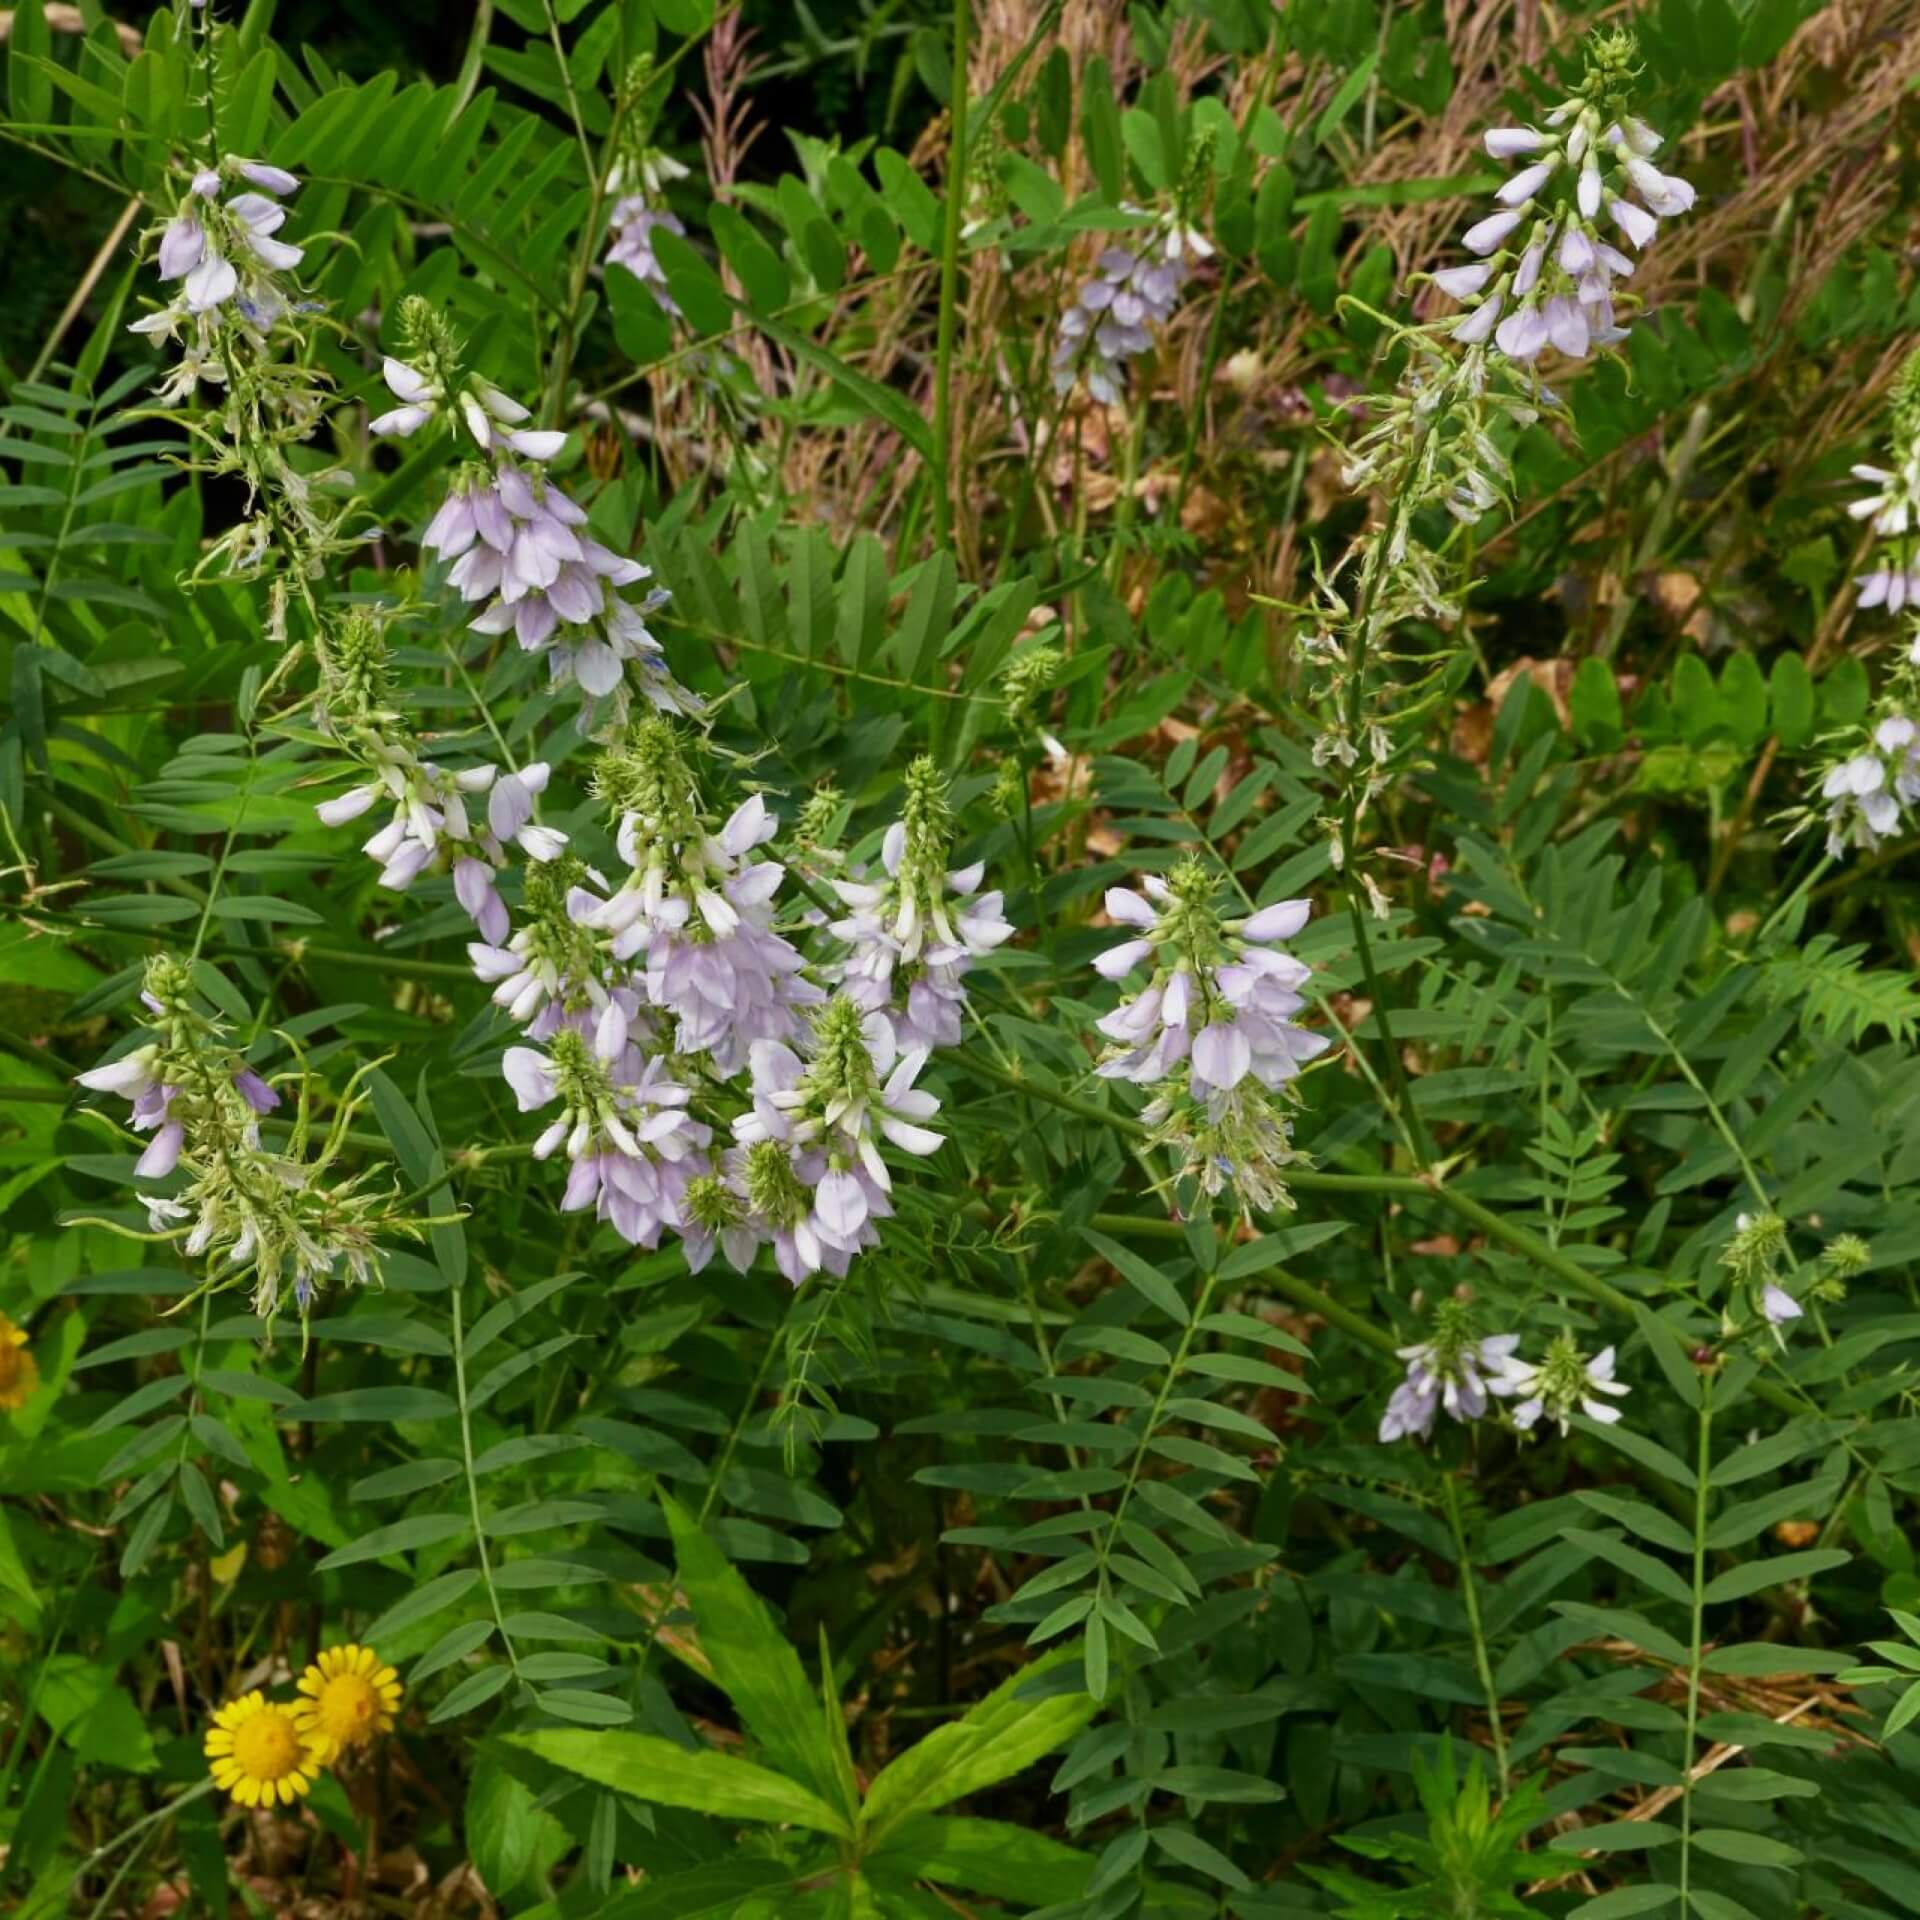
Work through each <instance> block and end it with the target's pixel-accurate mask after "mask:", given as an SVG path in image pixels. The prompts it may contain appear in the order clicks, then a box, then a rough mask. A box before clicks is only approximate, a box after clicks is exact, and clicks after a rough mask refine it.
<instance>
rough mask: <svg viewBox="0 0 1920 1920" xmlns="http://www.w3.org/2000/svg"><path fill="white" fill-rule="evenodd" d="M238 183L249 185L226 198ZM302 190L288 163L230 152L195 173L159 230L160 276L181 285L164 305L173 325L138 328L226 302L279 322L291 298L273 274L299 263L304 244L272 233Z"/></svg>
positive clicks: (263, 322)
mask: <svg viewBox="0 0 1920 1920" xmlns="http://www.w3.org/2000/svg"><path fill="white" fill-rule="evenodd" d="M236 180H239V181H244V182H245V183H246V185H247V190H246V191H243V192H240V193H236V194H234V195H233V197H232V198H231V199H223V198H222V197H221V196H222V195H223V194H224V193H225V192H226V190H227V188H228V187H229V186H230V185H231V184H232V183H233V182H234V181H236ZM299 190H300V182H299V181H298V180H297V179H296V178H295V177H294V176H293V175H292V174H290V173H288V172H287V171H286V169H285V168H284V167H271V166H268V165H266V164H265V163H264V162H262V161H258V160H242V159H237V158H233V157H229V158H227V159H225V160H223V161H221V163H220V164H219V166H217V167H203V168H201V169H200V170H199V171H198V172H196V173H195V174H194V175H193V177H192V180H191V181H190V182H189V184H188V188H187V192H186V195H185V197H184V198H183V199H182V201H181V204H180V207H179V210H178V211H177V212H176V213H175V214H174V216H173V218H172V219H171V220H169V221H168V222H167V224H166V226H165V228H164V229H163V230H162V232H161V235H160V247H159V261H158V265H159V269H160V278H161V279H162V280H178V281H180V282H181V289H180V296H179V299H178V301H177V302H176V304H175V305H174V306H173V307H171V308H169V309H168V310H167V318H168V320H169V321H170V323H171V324H170V325H169V326H168V327H166V328H164V329H163V328H162V326H160V325H159V324H158V323H156V322H143V323H141V324H140V325H139V326H138V328H137V330H138V331H140V332H147V333H161V332H163V331H164V332H169V333H170V332H171V329H172V326H177V325H178V324H179V322H180V321H181V320H182V319H183V318H187V317H197V316H199V315H202V314H210V313H213V312H215V311H216V310H217V309H218V308H220V307H223V306H225V305H226V304H227V303H228V302H229V301H232V302H233V303H234V304H235V305H236V306H237V307H238V308H239V310H240V311H241V313H242V314H244V315H245V316H246V318H247V319H248V320H249V321H250V322H251V323H252V324H253V325H255V326H256V327H260V328H264V327H266V326H268V325H270V324H271V323H272V322H273V321H274V320H275V319H277V318H278V317H279V315H280V314H281V313H282V312H283V311H284V310H285V306H286V300H285V295H284V294H283V292H282V290H281V288H280V286H279V283H278V282H277V281H276V280H275V279H274V278H273V276H274V275H275V274H280V273H286V272H290V271H291V270H292V269H293V268H295V267H297V266H298V265H299V264H300V262H301V260H302V259H303V258H304V257H305V249H304V248H301V247H296V246H293V245H290V244H289V243H288V242H287V241H285V240H276V239H275V238H274V237H273V236H274V235H275V234H277V233H278V232H279V231H280V229H281V227H283V226H284V225H285V224H286V219H287V210H286V208H285V207H283V206H282V205H281V204H280V202H281V200H282V199H283V198H285V197H286V196H287V195H289V194H293V193H297V192H298V191H299Z"/></svg>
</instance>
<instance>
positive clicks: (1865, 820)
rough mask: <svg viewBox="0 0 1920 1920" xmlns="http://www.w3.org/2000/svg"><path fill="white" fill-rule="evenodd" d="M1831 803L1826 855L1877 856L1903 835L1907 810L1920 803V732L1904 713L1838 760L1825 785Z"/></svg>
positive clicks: (1895, 715) (1878, 726)
mask: <svg viewBox="0 0 1920 1920" xmlns="http://www.w3.org/2000/svg"><path fill="white" fill-rule="evenodd" d="M1820 797H1821V798H1822V799H1823V800H1825V801H1826V802H1827V809H1826V819H1827V852H1828V854H1829V855H1830V856H1831V857H1832V858H1834V859H1836V860H1837V859H1841V858H1844V856H1845V855H1846V854H1847V852H1848V851H1849V850H1850V849H1852V848H1856V847H1857V848H1859V849H1860V851H1861V852H1863V853H1872V852H1873V851H1874V850H1875V849H1876V848H1877V847H1878V846H1879V845H1880V843H1881V841H1882V840H1884V839H1886V838H1888V837H1889V836H1890V835H1893V834H1895V833H1898V832H1899V831H1900V829H1901V825H1902V812H1901V809H1902V808H1903V807H1911V806H1912V805H1913V804H1914V803H1915V802H1916V801H1920V727H1916V726H1915V724H1914V722H1913V721H1911V720H1910V719H1908V718H1907V716H1906V715H1905V714H1904V713H1890V714H1888V715H1887V716H1886V717H1885V718H1884V719H1882V720H1880V721H1878V722H1877V723H1876V724H1875V726H1874V728H1873V731H1872V732H1871V734H1869V735H1868V736H1867V742H1866V744H1865V745H1864V746H1863V747H1861V748H1860V749H1859V750H1858V751H1857V752H1854V753H1851V754H1849V755H1847V756H1846V758H1844V759H1842V760H1837V761H1835V762H1834V764H1833V765H1832V766H1830V767H1829V768H1828V769H1827V772H1826V775H1825V777H1824V779H1822V781H1821V783H1820Z"/></svg>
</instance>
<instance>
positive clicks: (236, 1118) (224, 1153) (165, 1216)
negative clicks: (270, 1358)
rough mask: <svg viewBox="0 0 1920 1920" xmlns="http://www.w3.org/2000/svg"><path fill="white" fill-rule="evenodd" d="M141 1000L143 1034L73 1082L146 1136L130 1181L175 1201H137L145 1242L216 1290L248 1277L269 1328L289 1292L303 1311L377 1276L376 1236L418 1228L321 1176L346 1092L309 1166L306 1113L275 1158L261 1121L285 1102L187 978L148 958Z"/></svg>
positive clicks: (343, 1123)
mask: <svg viewBox="0 0 1920 1920" xmlns="http://www.w3.org/2000/svg"><path fill="white" fill-rule="evenodd" d="M140 999H141V1003H142V1004H143V1005H144V1006H145V1008H146V1010H147V1012H148V1014H149V1015H150V1016H151V1022H152V1024H151V1027H150V1030H149V1032H148V1034H147V1036H146V1037H144V1038H142V1039H141V1040H140V1041H139V1043H138V1044H136V1045H135V1046H133V1047H131V1048H129V1049H127V1050H125V1051H123V1052H122V1053H120V1054H118V1055H117V1056H115V1057H114V1058H112V1059H110V1060H107V1061H105V1062H103V1063H102V1064H101V1065H100V1066H97V1067H93V1068H91V1069H89V1070H88V1071H87V1072H85V1073H82V1074H78V1075H76V1076H75V1078H76V1080H77V1081H78V1083H79V1084H80V1085H81V1086H83V1087H85V1088H87V1089H88V1091H90V1092H93V1093H105V1094H114V1095H117V1096H118V1097H119V1098H120V1099H123V1100H125V1101H126V1102H127V1103H128V1114H127V1124H128V1125H129V1126H130V1127H131V1128H132V1129H133V1130H134V1132H136V1133H144V1134H150V1135H151V1136H152V1138H151V1139H150V1140H149V1142H148V1144H147V1147H146V1150H145V1151H144V1152H143V1153H142V1154H141V1156H140V1158H139V1159H138V1160H137V1161H136V1162H135V1163H134V1169H133V1171H134V1177H135V1178H136V1179H138V1180H143V1181H146V1180H150V1181H156V1182H158V1181H167V1182H171V1183H173V1190H172V1191H170V1192H143V1193H141V1195H140V1199H141V1202H142V1204H143V1205H144V1206H145V1208H146V1210H147V1226H148V1230H149V1232H150V1233H151V1234H152V1235H153V1236H154V1237H156V1238H160V1239H165V1240H178V1241H179V1242H180V1243H181V1251H182V1252H184V1253H185V1254H187V1255H188V1256H189V1257H190V1258H198V1257H200V1256H202V1255H204V1256H206V1259H207V1264H208V1271H209V1273H210V1274H211V1275H212V1276H213V1277H215V1278H216V1279H219V1280H221V1281H234V1280H240V1279H243V1278H245V1277H247V1276H248V1275H251V1276H252V1279H253V1304H254V1311H255V1312H256V1313H258V1314H259V1315H261V1317H262V1318H266V1319H270V1318H271V1317H272V1316H273V1314H274V1313H275V1312H276V1311H277V1310H278V1308H279V1305H280V1303H281V1301H282V1299H283V1297H284V1295H285V1294H286V1293H288V1292H291V1294H292V1297H293V1300H294V1304H295V1306H296V1307H297V1308H298V1310H299V1311H300V1312H301V1313H302V1314H304V1313H305V1312H306V1311H307V1309H308V1307H309V1306H310V1305H311V1304H312V1301H313V1297H314V1294H315V1291H316V1290H317V1289H318V1288H319V1287H321V1286H323V1285H324V1284H325V1283H326V1282H327V1281H328V1280H330V1279H335V1278H345V1279H348V1280H352V1281H357V1282H361V1283H365V1282H367V1281H370V1280H373V1279H375V1278H377V1276H378V1272H379V1262H380V1246H379V1242H380V1239H381V1237H382V1236H386V1235H391V1234H393V1233H396V1232H398V1233H403V1234H408V1235H413V1234H416V1233H417V1232H418V1230H419V1224H420V1223H418V1222H414V1221H410V1220H407V1219H405V1218H403V1217H402V1218H396V1217H394V1216H393V1214H392V1211H391V1198H392V1197H391V1195H386V1194H375V1193H372V1192H370V1191H368V1190H367V1185H366V1180H365V1178H364V1176H352V1177H348V1178H344V1179H339V1180H332V1181H329V1180H328V1179H327V1178H325V1176H326V1174H327V1171H328V1169H329V1167H330V1166H331V1164H332V1162H333V1160H334V1158H335V1156H336V1154H337V1153H338V1151H339V1149H340V1147H341V1145H342V1144H343V1143H344V1141H345V1138H346V1131H347V1127H348V1125H349V1123H350V1121H351V1120H352V1118H353V1115H354V1113H355V1112H356V1111H357V1109H358V1106H359V1099H358V1096H357V1094H356V1092H355V1091H354V1088H353V1087H352V1086H351V1085H350V1086H349V1088H348V1090H347V1093H346V1095H345V1097H344V1098H343V1099H342V1100H341V1101H340V1102H339V1105H338V1108H337V1110H336V1113H335V1117H334V1121H333V1125H332V1127H331V1129H330V1131H329V1133H328V1135H327V1138H326V1140H325V1141H324V1142H323V1143H322V1144H321V1146H320V1148H319V1150H318V1151H317V1152H316V1153H315V1154H314V1155H313V1157H312V1158H308V1157H307V1147H308V1126H307V1116H306V1112H305V1103H304V1102H302V1103H301V1110H300V1112H299V1113H298V1115H297V1116H296V1118H295V1120H294V1121H293V1123H292V1124H291V1127H290V1137H289V1140H288V1142H287V1145H286V1147H285V1149H284V1151H275V1150H272V1149H269V1148H267V1147H265V1146H264V1145H263V1144H262V1142H261V1137H260V1123H261V1120H262V1119H263V1117H264V1116H266V1115H268V1114H271V1113H274V1112H276V1111H277V1110H278V1109H279V1107H280V1106H281V1105H282V1096H281V1095H280V1093H279V1092H278V1090H277V1089H275V1088H274V1087H273V1086H271V1085H270V1084H269V1083H268V1082H267V1081H266V1080H265V1079H263V1078H262V1077H261V1076H260V1075H259V1074H258V1073H256V1072H255V1071H254V1070H253V1068H251V1067H250V1066H248V1065H247V1063H246V1059H245V1056H244V1055H243V1054H242V1053H240V1052H239V1050H238V1049H236V1048H235V1046H234V1045H233V1043H232V1040H231V1038H230V1037H229V1034H228V1030H227V1027H226V1024H225V1022H224V1021H223V1020H221V1019H220V1017H219V1016H218V1015H217V1014H215V1013H214V1012H213V1011H212V1010H211V1009H210V1007H209V1006H208V1005H207V1003H206V1002H205V1001H204V1000H203V999H202V997H201V995H200V993H199V992H198V990H197V988H196V986H195V984H194V978H193V972H192V969H191V967H190V966H189V965H188V964H187V963H186V962H184V961H181V960H176V959H174V958H172V957H171V956H168V955H160V956H157V957H156V958H155V959H153V960H151V961H149V962H148V965H147V971H146V979H145V983H144V985H143V987H142V990H141V994H140ZM108 1224H112V1223H108Z"/></svg>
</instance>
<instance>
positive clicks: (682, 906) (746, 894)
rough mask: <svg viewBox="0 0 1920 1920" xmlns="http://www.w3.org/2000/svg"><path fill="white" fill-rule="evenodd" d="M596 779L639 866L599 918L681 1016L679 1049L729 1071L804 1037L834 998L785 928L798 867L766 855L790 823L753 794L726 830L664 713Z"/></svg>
mask: <svg viewBox="0 0 1920 1920" xmlns="http://www.w3.org/2000/svg"><path fill="white" fill-rule="evenodd" d="M594 784H595V788H596V790H597V791H598V793H599V795H600V797H601V798H602V799H603V800H605V801H606V802H607V803H608V805H609V806H610V807H611V809H612V811H613V814H614V817H615V819H616V821H617V823H618V824H617V827H616V830H615V836H614V837H615V844H616V845H617V846H618V848H619V851H620V857H621V858H622V859H623V860H624V861H625V862H626V863H627V867H628V872H627V876H626V878H625V879H624V880H623V881H622V882H621V884H620V886H619V887H618V888H617V889H616V890H615V891H614V892H613V893H612V894H611V896H610V897H609V898H608V899H607V900H606V901H605V902H604V903H603V904H601V905H600V906H598V907H597V908H596V909H595V910H594V912H593V914H592V925H593V926H594V927H595V928H596V929H597V930H598V931H600V932H602V933H604V934H606V935H608V936H609V938H608V942H607V951H608V953H609V955H610V957H611V958H612V959H613V960H615V961H617V962H621V963H623V964H627V965H631V966H632V967H633V968H634V971H635V975H636V979H637V981H639V982H642V983H644V988H645V994H646V999H647V1002H648V1004H649V1005H650V1006H653V1007H656V1008H658V1009H660V1011H661V1012H663V1013H665V1014H668V1015H670V1016H671V1017H672V1019H673V1021H674V1036H673V1044H674V1051H675V1052H676V1053H679V1054H703V1055H705V1056H706V1057H707V1058H708V1060H709V1061H710V1063H711V1065H712V1068H713V1069H714V1070H715V1071H716V1072H718V1073H720V1074H723V1075H724V1074H732V1073H735V1072H737V1071H738V1070H739V1069H740V1068H742V1067H744V1066H745V1065H746V1064H747V1061H748V1057H749V1054H750V1052H751V1049H752V1048H753V1046H754V1045H755V1043H756V1042H759V1041H762V1040H777V1041H782V1042H793V1041H797V1040H798V1039H799V1038H800V1036H801V1035H802V1033H803V1032H804V1030H805V1020H804V1016H805V1010H806V1009H807V1008H808V1007H811V1006H814V1005H817V1004H818V1003H819V1002H820V1000H821V999H822V998H823V997H824V995H823V994H822V991H821V989H820V988H819V987H818V986H817V985H816V984H815V983H814V982H813V981H811V980H809V979H808V978H807V977H806V974H805V971H804V962H803V961H802V959H801V956H800V953H799V951H798V950H797V949H796V948H795V947H794V946H793V944H792V942H790V941H789V940H787V939H786V938H785V937H784V936H783V935H782V934H780V933H778V932H776V931H775V929H774V925H773V905H774V898H775V895H776V894H777V893H778V891H779V888H780V883H781V880H782V879H783V878H784V877H785V874H786V868H785V867H784V866H783V865H782V864H781V863H780V862H779V861H777V860H764V859H759V858H756V857H755V856H756V854H757V852H758V850H759V849H760V848H761V847H763V846H765V845H766V843H767V842H768V841H769V840H771V839H772V837H773V835H774V834H775V832H776V831H777V830H778V826H779V822H778V821H777V820H776V819H775V817H774V815H773V813H772V811H771V810H770V809H769V808H768V806H767V804H766V801H765V800H764V799H762V798H761V796H760V795H758V794H753V795H750V796H749V797H748V798H747V799H746V800H744V801H742V802H741V804H740V805H739V806H738V807H736V808H735V809H734V811H733V812H732V814H730V815H729V816H728V818H727V820H726V822H725V823H724V824H723V825H721V826H720V827H719V828H718V830H717V831H716V830H715V828H714V827H713V825H712V824H711V823H710V821H709V820H708V818H707V816H706V813H705V809H704V806H703V803H702V799H701V795H700V791H699V787H698V784H697V783H696V781H695V780H694V777H693V773H692V770H691V769H690V767H689V766H688V763H687V759H686V756H685V754H684V753H683V752H682V751H681V748H680V744H679V742H678V740H677V738H676V736H675V734H674V730H673V727H672V725H671V723H670V722H668V721H666V720H663V719H661V718H659V717H657V716H654V715H649V716H647V717H646V718H645V719H642V720H641V721H639V722H638V723H637V724H636V725H635V726H634V727H632V728H631V729H630V730H629V732H628V736H627V739H626V740H625V741H624V742H623V743H622V745H621V746H619V747H617V748H614V749H612V750H610V751H609V752H607V753H606V754H604V755H603V756H602V757H601V761H600V764H599V767H598V769H597V770H596V773H595V780H594Z"/></svg>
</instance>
